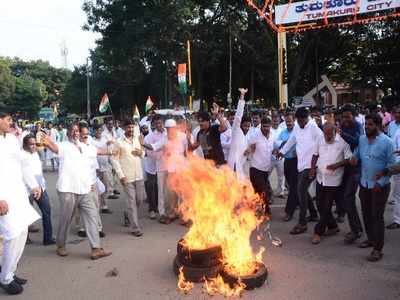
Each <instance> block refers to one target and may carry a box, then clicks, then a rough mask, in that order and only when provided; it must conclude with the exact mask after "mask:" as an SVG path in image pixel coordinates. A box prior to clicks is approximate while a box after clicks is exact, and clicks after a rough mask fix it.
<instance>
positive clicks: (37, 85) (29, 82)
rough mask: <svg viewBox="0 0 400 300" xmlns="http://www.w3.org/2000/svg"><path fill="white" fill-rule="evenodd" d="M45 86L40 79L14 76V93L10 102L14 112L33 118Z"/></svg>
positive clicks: (38, 107)
mask: <svg viewBox="0 0 400 300" xmlns="http://www.w3.org/2000/svg"><path fill="white" fill-rule="evenodd" d="M44 90H45V86H44V84H43V83H42V82H41V81H40V80H36V79H33V78H31V77H29V76H25V75H23V76H21V77H16V78H15V95H14V98H13V101H12V103H11V107H12V109H13V111H14V112H18V113H24V114H25V117H28V118H33V119H35V118H36V117H37V114H38V112H39V110H40V107H41V103H42V100H43V96H44V95H43V94H44Z"/></svg>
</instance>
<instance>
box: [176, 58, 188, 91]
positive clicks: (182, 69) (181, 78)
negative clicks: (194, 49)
mask: <svg viewBox="0 0 400 300" xmlns="http://www.w3.org/2000/svg"><path fill="white" fill-rule="evenodd" d="M178 83H179V90H180V92H181V94H183V95H186V94H187V85H186V64H179V65H178Z"/></svg>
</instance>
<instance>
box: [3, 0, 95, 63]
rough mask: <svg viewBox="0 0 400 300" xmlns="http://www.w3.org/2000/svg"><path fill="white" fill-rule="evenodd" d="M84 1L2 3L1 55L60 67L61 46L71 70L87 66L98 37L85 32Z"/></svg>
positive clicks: (19, 1) (35, 0) (14, 0)
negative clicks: (63, 44) (66, 55)
mask: <svg viewBox="0 0 400 300" xmlns="http://www.w3.org/2000/svg"><path fill="white" fill-rule="evenodd" d="M82 3H83V0H0V38H1V40H0V56H10V57H14V56H18V57H20V58H22V59H24V60H32V59H42V60H47V61H49V62H50V64H51V65H53V66H56V67H61V66H62V64H63V60H62V56H61V46H60V45H61V44H62V42H63V41H64V40H65V42H66V45H67V48H68V68H70V69H72V68H73V66H74V65H79V64H84V63H85V61H86V57H87V56H88V55H89V49H90V48H94V46H95V40H96V38H98V35H95V34H94V33H91V32H86V31H83V30H82V29H81V28H82V25H83V24H84V23H85V21H86V16H85V13H84V12H83V11H82V8H81V7H82Z"/></svg>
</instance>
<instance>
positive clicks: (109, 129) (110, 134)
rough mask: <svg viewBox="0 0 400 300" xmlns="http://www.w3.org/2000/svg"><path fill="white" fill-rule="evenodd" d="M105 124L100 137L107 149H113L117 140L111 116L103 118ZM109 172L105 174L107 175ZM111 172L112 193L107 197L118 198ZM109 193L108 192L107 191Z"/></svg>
mask: <svg viewBox="0 0 400 300" xmlns="http://www.w3.org/2000/svg"><path fill="white" fill-rule="evenodd" d="M104 125H105V126H103V132H102V134H101V137H102V138H103V139H104V140H106V142H107V146H108V149H109V150H113V148H114V146H113V145H114V144H115V143H116V142H117V140H118V136H117V133H116V132H115V129H114V121H113V119H112V118H107V119H106V120H105V124H104ZM108 175H110V174H107V176H108ZM112 175H113V174H111V176H110V178H111V181H110V184H111V187H110V188H111V190H112V194H109V195H108V197H107V198H108V199H118V196H117V195H118V194H119V192H118V191H116V190H115V180H114V176H112ZM108 193H109V192H108ZM103 213H109V212H103Z"/></svg>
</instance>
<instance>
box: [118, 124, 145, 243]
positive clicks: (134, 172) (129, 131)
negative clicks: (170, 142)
mask: <svg viewBox="0 0 400 300" xmlns="http://www.w3.org/2000/svg"><path fill="white" fill-rule="evenodd" d="M124 130H125V135H124V138H123V139H122V140H119V141H117V143H116V144H115V148H116V150H117V154H116V155H115V156H113V157H112V159H111V162H112V164H113V166H114V169H115V172H116V173H117V176H118V178H119V179H120V181H121V184H122V186H123V187H124V189H125V192H126V194H127V195H128V199H127V200H128V201H127V205H128V210H127V216H128V219H129V223H130V224H131V233H132V235H134V236H135V237H139V236H142V235H143V232H142V229H141V227H140V224H139V217H138V209H139V206H140V204H141V203H143V201H144V199H145V198H146V192H145V187H144V178H143V169H142V158H143V157H144V151H143V150H142V147H141V144H140V141H139V136H138V135H135V134H134V132H135V124H134V123H133V122H132V121H131V120H127V121H125V123H124Z"/></svg>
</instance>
